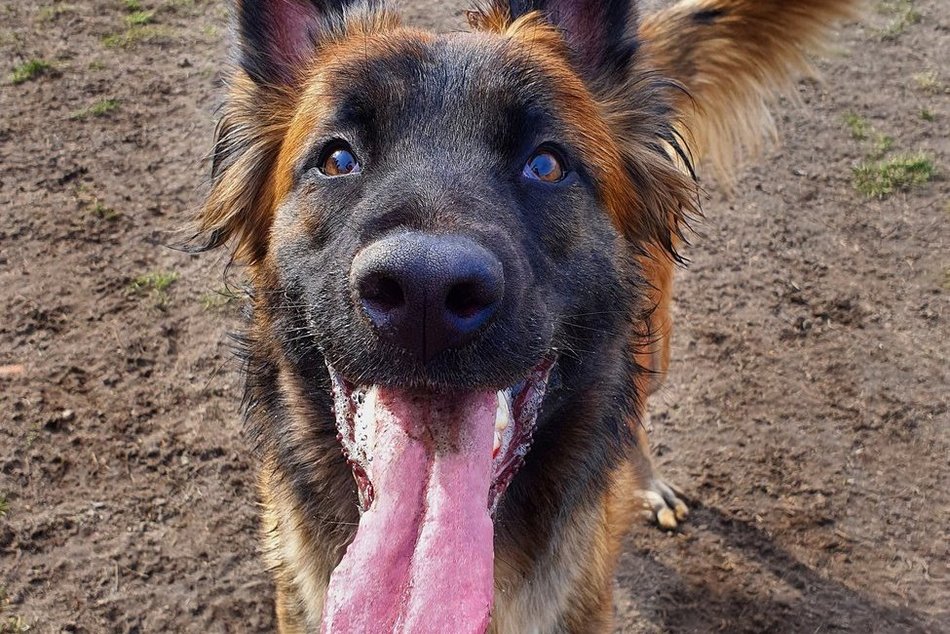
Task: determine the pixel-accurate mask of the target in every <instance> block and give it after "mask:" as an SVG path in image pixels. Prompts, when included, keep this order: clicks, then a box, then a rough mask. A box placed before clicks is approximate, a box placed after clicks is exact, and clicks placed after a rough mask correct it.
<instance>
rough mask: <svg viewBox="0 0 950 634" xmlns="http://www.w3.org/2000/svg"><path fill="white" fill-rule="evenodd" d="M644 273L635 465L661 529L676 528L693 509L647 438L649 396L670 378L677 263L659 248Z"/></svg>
mask: <svg viewBox="0 0 950 634" xmlns="http://www.w3.org/2000/svg"><path fill="white" fill-rule="evenodd" d="M641 267H642V268H643V272H644V276H645V277H646V280H647V282H648V284H649V288H650V290H649V300H650V305H651V307H652V310H651V312H650V314H649V317H648V320H647V324H646V328H645V329H644V332H643V333H642V334H643V336H642V338H641V340H640V341H639V342H637V346H636V351H637V352H636V354H635V360H636V362H637V364H638V365H639V366H640V367H641V368H643V370H644V371H643V372H640V373H639V374H638V375H637V378H636V384H637V393H638V394H639V395H640V411H639V413H638V416H637V419H636V420H634V421H631V422H630V424H631V427H632V429H633V432H634V434H635V435H636V439H637V447H638V448H639V449H640V452H639V455H636V456H635V457H634V460H635V462H636V463H637V464H636V465H635V466H636V468H637V471H638V473H639V476H640V481H641V482H642V487H643V488H642V490H641V491H640V495H641V497H642V498H643V503H644V505H645V507H646V509H647V512H648V513H649V515H650V517H651V518H652V519H653V520H654V521H656V523H657V524H659V526H660V527H661V528H664V529H674V528H676V526H677V524H678V523H679V522H682V521H683V520H685V519H686V516H687V515H688V514H689V509H688V508H687V506H686V504H685V503H684V502H683V500H681V499H680V497H679V495H678V493H677V489H676V487H674V486H673V485H672V484H670V483H669V482H667V481H666V480H665V479H664V478H663V476H661V475H660V474H659V472H657V470H656V468H655V467H654V465H653V458H652V456H651V454H650V444H649V440H648V438H647V421H648V420H649V412H648V411H647V398H648V397H649V396H650V395H651V394H653V393H654V392H656V390H657V389H659V387H660V386H661V385H662V384H663V380H664V379H665V378H666V372H667V369H668V368H669V365H670V336H671V335H672V330H673V322H672V315H671V314H670V308H671V303H672V295H673V271H674V265H673V261H672V260H670V258H668V257H666V256H665V255H663V254H662V253H659V252H658V251H657V252H655V253H652V254H651V256H650V257H645V258H643V260H642V261H641Z"/></svg>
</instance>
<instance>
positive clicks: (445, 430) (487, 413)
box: [324, 358, 554, 631]
mask: <svg viewBox="0 0 950 634" xmlns="http://www.w3.org/2000/svg"><path fill="white" fill-rule="evenodd" d="M553 365H554V362H553V360H552V359H550V358H545V359H543V360H542V361H540V362H539V363H538V364H537V365H535V366H534V367H533V368H532V369H531V370H530V371H529V372H528V373H527V374H526V375H525V376H524V378H523V379H522V380H520V381H518V382H517V383H515V384H514V385H511V386H509V387H507V388H505V389H503V390H471V391H458V390H456V391H426V390H411V389H404V388H397V387H390V386H385V385H357V384H354V383H352V382H350V381H349V380H347V378H346V377H344V376H343V375H342V374H340V373H339V372H337V371H336V370H335V369H334V368H333V367H330V368H329V369H330V377H331V381H332V386H333V397H334V404H335V407H334V409H335V415H336V423H337V428H338V431H339V434H338V437H339V439H340V443H341V447H342V450H343V453H344V455H345V456H346V458H347V461H348V462H349V464H350V466H351V467H352V470H353V475H354V478H355V479H356V483H357V490H358V494H359V507H360V522H359V526H358V527H357V530H356V536H355V537H354V539H353V542H352V543H351V544H350V545H349V547H348V548H347V552H346V554H345V555H344V557H343V560H342V561H341V563H340V564H339V566H337V568H336V569H335V570H334V572H333V574H332V576H331V579H330V587H329V589H328V593H327V600H326V604H325V609H324V628H325V629H329V628H331V627H333V628H340V629H339V630H337V629H334V630H333V631H369V630H379V631H390V630H391V629H392V628H395V627H396V626H397V625H401V626H402V627H404V628H406V629H407V631H416V630H415V629H414V627H413V624H423V623H424V624H425V625H426V627H427V628H430V629H429V630H427V631H430V630H431V628H432V626H433V625H436V624H438V625H440V626H441V627H443V628H444V629H443V630H442V631H463V629H458V627H456V626H457V625H464V631H468V629H469V628H471V627H472V624H484V626H485V627H487V624H488V622H489V618H490V614H491V607H492V598H493V595H494V587H493V586H494V584H493V560H494V550H493V526H492V515H493V514H494V511H495V509H496V507H497V505H498V502H499V500H500V499H501V497H502V496H503V495H504V492H505V490H506V489H507V487H508V485H509V484H510V482H511V480H512V479H513V478H514V476H515V475H516V474H517V472H518V470H519V469H520V468H521V466H522V465H523V464H524V460H525V456H526V455H527V454H528V452H529V449H530V447H531V442H532V437H533V435H534V429H535V424H536V420H537V416H538V412H539V410H540V408H541V403H542V401H543V400H544V394H545V390H546V388H547V383H548V377H549V376H550V373H551V368H552V366H553ZM363 588H366V589H367V590H365V591H364V590H362V589H363ZM364 595H365V596H364ZM367 606H369V609H367ZM476 630H477V628H476V629H475V630H472V631H476ZM477 631H484V628H482V629H481V630H477Z"/></svg>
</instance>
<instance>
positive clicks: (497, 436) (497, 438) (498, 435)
mask: <svg viewBox="0 0 950 634" xmlns="http://www.w3.org/2000/svg"><path fill="white" fill-rule="evenodd" d="M499 449H501V432H500V431H498V430H497V429H496V430H495V444H494V446H493V447H492V453H495V452H497V451H498V450H499Z"/></svg>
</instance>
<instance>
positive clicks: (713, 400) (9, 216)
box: [0, 0, 950, 633]
mask: <svg viewBox="0 0 950 634" xmlns="http://www.w3.org/2000/svg"><path fill="white" fill-rule="evenodd" d="M127 4H128V3H125V2H121V1H119V0H72V1H71V2H50V1H49V0H46V1H44V2H35V1H23V2H14V1H12V0H3V2H2V3H0V71H2V77H0V515H2V517H0V597H2V599H0V601H2V603H0V632H7V631H22V630H23V629H25V628H27V627H29V628H30V630H31V631H34V632H53V631H88V632H99V631H122V632H165V631H189V632H232V631H233V632H244V631H268V630H271V629H272V628H273V625H274V621H273V613H272V607H271V601H272V591H271V587H270V583H269V579H268V577H267V575H266V574H265V572H264V571H263V567H262V564H261V562H260V560H259V558H258V555H257V552H256V535H255V531H256V509H255V502H254V491H253V487H252V465H251V464H250V462H249V456H248V452H247V451H246V448H245V445H244V443H243V441H242V438H241V435H240V423H239V419H238V403H239V400H240V394H241V391H240V378H239V376H238V373H237V365H236V362H235V361H234V360H233V359H232V358H231V356H230V353H229V344H228V340H227V336H226V335H227V333H228V332H229V331H232V330H234V329H236V328H237V327H238V325H239V323H240V319H239V306H240V301H238V300H231V299H229V298H228V296H227V295H226V294H222V292H223V291H222V288H223V287H224V274H223V268H224V264H225V261H224V258H223V256H222V255H221V254H211V255H205V256H202V257H191V256H187V255H183V254H181V253H179V252H176V251H173V250H170V249H168V248H165V247H164V246H163V244H166V243H169V242H171V241H173V239H174V233H173V232H174V231H175V230H177V229H178V228H180V227H181V226H183V224H184V223H185V222H186V220H187V219H188V218H189V217H190V215H191V213H192V211H193V209H194V208H195V207H196V206H197V205H198V203H199V201H200V199H201V192H202V191H203V187H204V184H205V175H206V173H207V165H206V164H205V163H204V162H203V157H204V155H205V153H206V152H207V150H208V148H209V145H210V142H211V132H212V128H213V118H214V105H215V104H216V103H217V99H218V97H219V96H220V94H221V90H220V77H221V69H222V65H221V62H222V60H224V59H225V54H226V43H225V41H226V39H227V37H226V35H227V28H226V25H227V19H226V8H225V3H224V2H221V1H210V0H142V2H141V4H142V7H141V9H142V10H144V11H149V12H153V13H151V14H147V13H146V14H142V13H135V12H134V10H131V9H129V8H128V7H127V6H126V5H127ZM133 4H134V3H133ZM911 11H913V12H916V16H917V17H916V18H915V15H914V13H911ZM408 12H409V14H410V16H411V19H412V20H413V21H415V22H416V23H419V24H423V25H426V26H435V27H438V28H441V29H443V30H446V29H454V28H459V27H460V25H461V19H460V17H459V15H460V14H459V11H458V9H457V8H456V6H455V4H454V3H453V4H450V5H445V4H443V3H440V2H436V1H435V0H414V1H412V2H411V3H410V6H409V7H408ZM917 18H919V19H917ZM134 22H138V23H139V24H137V25H134V24H131V23H134ZM33 59H38V60H44V61H47V62H49V63H50V64H51V65H52V68H50V69H46V70H40V72H39V73H38V74H37V75H36V76H35V77H32V78H29V79H28V80H26V81H23V82H21V83H14V81H13V79H12V73H13V72H14V69H15V68H16V67H19V66H20V65H21V64H23V63H24V62H27V61H29V60H33ZM820 67H821V69H822V72H823V77H824V83H817V82H814V81H806V82H803V83H801V84H800V85H799V87H798V93H799V97H800V100H799V101H798V102H797V103H796V102H787V103H781V104H779V106H778V107H777V109H776V113H777V114H776V118H777V121H778V127H779V129H780V133H781V144H780V145H779V146H777V147H775V148H773V149H772V150H770V151H768V152H767V153H766V155H765V156H764V157H763V158H762V159H760V160H758V161H756V162H755V163H754V165H751V166H749V168H747V169H746V170H744V171H743V172H742V173H741V178H740V180H739V183H738V187H737V192H736V194H735V195H734V196H732V197H731V198H726V197H724V196H723V195H722V194H721V193H720V192H719V190H717V189H716V188H715V187H714V186H713V185H712V184H711V183H710V184H709V185H710V200H709V201H708V203H707V205H706V212H707V219H706V220H705V221H703V222H702V223H701V224H700V225H699V227H698V229H699V232H700V235H698V236H697V237H696V239H695V245H694V247H693V248H692V249H691V250H690V254H691V256H692V259H693V261H692V264H691V266H690V267H689V270H687V271H684V272H683V273H682V274H681V276H680V282H679V289H678V300H679V304H678V308H677V311H676V317H677V320H678V330H677V331H676V336H675V345H674V349H675V350H674V362H673V366H672V371H671V376H670V380H669V382H668V385H667V387H666V388H665V390H664V391H663V393H662V394H661V395H660V396H659V397H658V398H656V399H655V401H654V403H653V411H654V417H653V422H654V424H655V426H656V430H655V432H654V434H653V437H654V442H655V443H656V445H657V447H658V449H659V454H660V457H659V462H660V463H661V465H662V466H663V469H664V470H665V472H666V474H667V475H668V476H669V477H670V478H671V479H672V480H673V481H675V482H677V483H679V484H680V485H681V486H682V487H683V488H684V489H685V491H686V493H687V494H688V496H689V498H690V500H691V502H692V506H693V511H694V512H693V515H692V516H691V518H690V520H689V522H688V523H687V524H686V526H685V527H684V528H683V529H682V531H680V532H677V533H675V534H669V535H666V534H663V533H661V532H659V531H657V530H656V529H653V528H651V527H649V526H647V525H646V524H645V523H644V524H642V525H638V526H637V527H635V529H634V531H633V535H632V537H631V539H630V540H629V542H628V544H627V547H626V551H625V554H624V555H623V559H622V562H621V566H620V572H619V576H618V579H617V590H616V596H617V616H618V618H617V624H618V625H617V627H618V630H617V631H618V632H637V633H642V632H709V631H724V632H766V631H771V632H803V633H804V632H808V633H813V632H832V631H842V632H924V631H926V632H938V631H944V632H950V570H948V564H947V562H948V556H950V554H948V538H950V533H948V531H950V478H948V475H950V412H948V393H950V380H948V379H950V362H948V359H950V329H948V322H947V317H948V314H947V312H948V311H947V309H948V295H950V250H948V247H950V195H948V182H950V181H948V174H950V93H948V88H947V86H948V85H950V2H947V1H946V0H915V1H913V2H912V1H911V0H889V1H888V2H887V3H886V4H883V5H875V6H872V8H871V10H870V12H869V14H868V16H867V18H866V19H865V20H864V21H863V22H862V24H852V25H847V26H846V27H845V28H843V29H842V30H841V33H840V37H839V38H838V39H837V41H836V43H835V46H834V48H833V50H832V52H831V56H830V59H829V60H827V61H824V62H822V63H821V64H820ZM21 78H22V77H21ZM848 115H857V116H858V117H861V119H857V118H854V117H852V118H851V119H850V126H849V125H848V124H846V122H845V119H846V118H847V117H848ZM867 126H870V127H869V128H868V127H867ZM862 129H863V132H862ZM855 132H857V134H855ZM882 135H887V136H889V137H892V139H893V147H892V148H891V149H886V150H885V149H884V148H885V147H886V146H887V142H886V141H884V140H882ZM856 136H858V137H860V136H866V137H867V138H866V139H859V138H855V137H856ZM916 151H922V152H925V153H927V154H928V155H929V157H930V158H931V159H932V160H933V162H934V164H935V166H936V170H937V173H936V175H935V176H934V178H933V179H932V181H931V182H929V183H926V184H923V185H921V186H919V187H916V188H914V189H913V190H911V191H910V192H906V193H904V192H901V193H896V194H894V195H892V196H890V197H888V198H886V199H884V200H872V199H868V198H866V197H865V196H864V195H862V194H861V193H859V192H858V191H856V189H855V188H854V186H853V184H852V169H853V168H854V167H855V166H857V165H858V164H860V163H861V162H862V161H865V160H867V159H868V157H869V155H873V154H875V153H878V154H881V153H883V155H884V158H885V159H889V158H891V157H894V156H897V155H899V154H901V153H905V152H916ZM232 277H233V278H234V279H235V280H236V281H238V282H239V281H240V273H239V272H237V273H232Z"/></svg>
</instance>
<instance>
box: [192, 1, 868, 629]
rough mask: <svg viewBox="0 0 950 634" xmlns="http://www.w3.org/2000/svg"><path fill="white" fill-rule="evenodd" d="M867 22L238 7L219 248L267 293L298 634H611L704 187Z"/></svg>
mask: <svg viewBox="0 0 950 634" xmlns="http://www.w3.org/2000/svg"><path fill="white" fill-rule="evenodd" d="M854 4H855V2H853V1H852V0H682V1H681V2H679V3H678V4H674V5H672V6H670V7H668V8H666V9H664V10H660V11H659V12H656V13H654V14H651V15H646V16H643V18H642V19H641V17H640V16H639V11H638V8H637V6H636V4H635V3H634V2H631V0H599V1H598V0H510V1H509V0H493V1H491V2H488V3H484V4H482V5H481V6H479V7H477V8H475V9H474V10H472V11H470V12H469V13H468V14H467V15H468V21H469V24H470V26H471V29H470V30H469V31H467V32H459V33H452V34H449V35H435V34H431V33H428V32H425V31H421V30H417V29H414V28H409V27H406V26H403V25H401V23H400V21H399V19H398V17H397V15H396V14H395V13H393V11H392V10H390V9H389V8H388V7H387V6H384V4H383V3H382V2H380V1H374V0H351V1H348V0H312V1H311V0H243V1H238V2H237V3H236V9H235V18H236V37H235V40H236V60H235V61H236V63H235V65H234V69H233V73H232V74H231V76H230V83H229V86H230V90H229V96H228V98H227V101H226V103H225V106H224V110H223V113H222V118H221V120H220V122H219V126H218V129H217V137H216V142H215V146H214V150H213V155H212V163H213V166H212V182H211V189H210V193H209V195H208V199H207V202H206V204H205V205H204V207H203V210H202V212H201V214H200V217H199V219H198V223H197V228H196V234H197V238H196V240H198V242H197V245H198V247H199V248H213V247H217V246H221V245H224V244H227V243H230V244H231V245H232V247H233V249H234V251H233V255H234V258H235V260H236V261H238V262H240V263H242V264H243V265H245V266H246V271H247V275H248V277H249V281H250V287H251V289H252V297H251V301H250V304H251V318H250V322H249V325H248V327H247V331H246V334H245V337H244V342H245V354H246V357H245V360H246V375H247V386H246V396H245V408H246V420H247V430H248V435H249V436H250V438H251V440H252V442H253V443H254V446H255V449H256V451H257V455H258V458H259V461H260V463H259V487H260V490H259V495H260V501H261V505H262V518H263V519H262V524H263V532H262V534H263V548H264V553H265V556H266V559H267V561H268V563H269V565H270V566H271V568H272V570H273V575H274V579H275V581H276V586H277V606H276V610H277V619H278V624H279V629H280V630H281V631H282V632H325V633H345V632H359V633H369V632H438V633H449V632H451V633H468V632H473V633H474V632H477V633H482V632H486V631H490V632H499V633H500V632H512V633H521V632H605V631H610V629H611V627H612V623H611V621H612V613H613V605H612V584H613V573H614V568H615V565H616V562H617V558H618V554H619V550H620V547H621V543H622V540H623V538H624V535H625V533H626V531H627V529H628V527H629V526H630V524H631V522H632V521H633V519H634V517H635V516H636V515H637V513H638V510H639V509H641V507H642V505H643V504H644V503H646V505H647V508H648V509H649V510H650V511H651V512H652V513H653V515H654V517H655V519H656V520H657V521H658V522H659V523H660V524H661V525H662V526H665V527H674V526H675V525H676V522H677V521H682V520H683V519H684V518H685V516H686V513H687V509H686V506H685V505H684V503H683V502H682V501H681V500H680V499H679V497H677V494H676V493H675V491H674V489H673V488H672V487H670V486H669V485H667V484H666V483H664V481H663V480H662V478H660V477H659V475H658V474H657V473H656V472H655V471H654V470H653V468H652V465H651V460H650V455H649V450H648V447H647V439H646V435H645V433H644V427H643V421H644V417H645V406H646V399H647V396H648V395H649V394H650V393H651V392H653V391H654V390H655V389H656V387H657V386H658V385H659V383H660V381H661V379H662V378H663V377H664V375H665V373H666V370H667V364H668V359H669V341H670V327H671V324H670V301H671V291H672V279H673V272H674V268H675V266H676V264H677V261H678V260H679V259H680V255H679V250H680V249H681V247H682V246H683V244H684V243H685V236H684V234H685V233H686V231H687V228H688V222H689V220H690V219H691V218H694V217H696V216H697V215H698V214H699V212H700V209H699V200H700V198H701V190H700V188H699V186H698V185H697V181H696V178H695V177H694V173H693V165H694V164H698V162H699V161H704V162H708V163H709V164H710V165H711V167H713V168H719V170H720V171H721V172H724V173H727V172H728V171H729V168H730V166H731V165H733V164H734V163H735V161H736V160H737V158H738V156H739V155H741V154H743V153H744V152H745V151H746V150H749V149H754V148H755V146H756V144H757V143H758V141H759V140H760V139H761V138H762V137H763V136H766V135H767V134H768V133H769V131H770V118H769V112H768V109H767V106H768V104H769V103H770V102H771V101H772V99H773V98H774V97H776V96H777V95H778V94H780V93H781V92H782V91H783V90H786V89H788V88H789V87H790V86H791V85H792V81H793V80H794V79H795V77H796V76H797V75H798V74H799V73H801V72H803V71H805V72H807V71H808V70H809V64H808V57H807V54H808V51H809V49H811V48H814V47H815V46H820V45H821V44H822V42H823V40H824V38H825V37H826V36H827V33H828V30H829V27H830V26H831V25H832V24H833V22H834V21H835V20H836V19H839V18H843V17H845V16H847V15H848V14H849V13H850V12H851V10H852V9H853V5H854Z"/></svg>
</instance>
